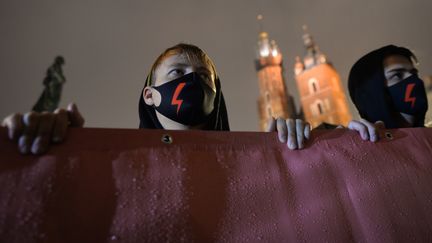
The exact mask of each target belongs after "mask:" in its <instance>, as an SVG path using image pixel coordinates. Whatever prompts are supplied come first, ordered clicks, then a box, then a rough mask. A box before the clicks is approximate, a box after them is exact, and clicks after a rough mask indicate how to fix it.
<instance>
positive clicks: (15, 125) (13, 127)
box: [2, 113, 24, 141]
mask: <svg viewBox="0 0 432 243" xmlns="http://www.w3.org/2000/svg"><path fill="white" fill-rule="evenodd" d="M22 119H23V115H22V114H20V113H15V114H11V115H9V116H8V117H6V118H5V119H4V120H3V122H2V126H4V127H7V129H8V136H9V139H11V140H13V141H17V140H18V138H19V137H20V136H21V135H22V133H23V131H24V124H23V121H22Z"/></svg>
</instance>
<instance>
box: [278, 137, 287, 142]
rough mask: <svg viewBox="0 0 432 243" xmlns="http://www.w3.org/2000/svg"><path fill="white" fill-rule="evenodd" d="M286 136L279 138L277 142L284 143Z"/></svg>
mask: <svg viewBox="0 0 432 243" xmlns="http://www.w3.org/2000/svg"><path fill="white" fill-rule="evenodd" d="M286 139H287V138H286V136H280V137H279V141H280V142H281V143H286Z"/></svg>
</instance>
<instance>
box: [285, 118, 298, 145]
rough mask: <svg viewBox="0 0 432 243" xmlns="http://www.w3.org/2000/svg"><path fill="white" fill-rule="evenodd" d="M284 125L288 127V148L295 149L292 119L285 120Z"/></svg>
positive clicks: (295, 141)
mask: <svg viewBox="0 0 432 243" xmlns="http://www.w3.org/2000/svg"><path fill="white" fill-rule="evenodd" d="M286 126H287V128H288V142H287V145H288V148H289V149H296V148H297V138H296V137H297V136H296V127H295V122H294V120H293V119H288V120H286Z"/></svg>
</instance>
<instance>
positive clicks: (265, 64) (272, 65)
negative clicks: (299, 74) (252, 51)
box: [255, 15, 296, 130]
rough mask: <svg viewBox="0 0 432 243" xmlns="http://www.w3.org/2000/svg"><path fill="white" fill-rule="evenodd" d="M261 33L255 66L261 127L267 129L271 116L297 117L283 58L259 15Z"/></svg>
mask: <svg viewBox="0 0 432 243" xmlns="http://www.w3.org/2000/svg"><path fill="white" fill-rule="evenodd" d="M257 19H258V22H259V24H260V33H259V35H258V45H257V49H256V52H257V56H256V59H255V68H256V71H257V75H258V83H259V97H258V112H259V116H260V128H261V130H265V129H266V127H267V122H268V121H269V119H270V118H272V117H274V118H278V117H281V118H284V119H287V118H295V115H296V114H295V106H294V99H293V98H292V96H291V95H289V93H288V90H287V88H286V85H285V78H284V69H283V66H282V63H283V59H282V54H281V51H280V49H279V47H278V45H277V44H276V41H275V40H271V39H270V37H269V34H268V33H267V32H265V31H264V30H263V27H262V20H263V17H262V15H258V17H257Z"/></svg>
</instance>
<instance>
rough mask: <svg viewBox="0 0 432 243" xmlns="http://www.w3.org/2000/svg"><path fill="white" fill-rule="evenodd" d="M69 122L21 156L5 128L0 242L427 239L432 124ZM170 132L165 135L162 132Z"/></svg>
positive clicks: (430, 237) (0, 146) (0, 155)
mask: <svg viewBox="0 0 432 243" xmlns="http://www.w3.org/2000/svg"><path fill="white" fill-rule="evenodd" d="M390 132H391V136H390V134H389V135H388V138H383V139H381V141H380V142H378V143H371V142H365V141H362V140H361V138H360V136H359V135H358V134H356V133H354V132H352V131H347V130H343V129H337V130H332V131H315V132H313V138H312V139H311V141H309V143H308V145H307V147H306V149H304V150H300V151H290V150H289V149H288V148H287V147H286V146H285V145H284V144H280V143H279V142H278V141H277V137H276V134H275V133H251V132H202V131H188V132H181V131H177V132H171V131H155V130H132V129H90V128H84V129H70V132H69V134H68V139H67V141H66V142H64V143H63V144H61V145H55V146H53V147H52V148H51V149H50V151H49V152H48V153H47V154H46V155H43V156H22V155H20V154H19V153H18V150H17V148H16V145H15V144H13V143H11V142H10V141H8V140H7V138H6V130H5V129H0V160H1V161H0V242H111V241H113V242H166V241H170V242H193V241H195V242H214V241H219V242H258V241H262V242H352V241H356V242H396V241H398V242H431V241H432V129H425V128H424V129H399V130H391V131H390ZM165 135H167V136H165Z"/></svg>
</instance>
